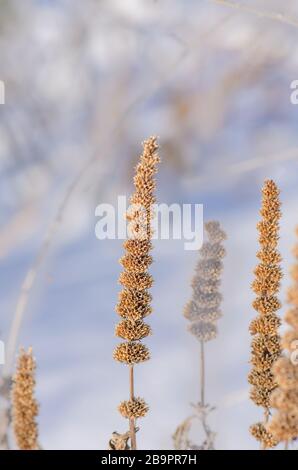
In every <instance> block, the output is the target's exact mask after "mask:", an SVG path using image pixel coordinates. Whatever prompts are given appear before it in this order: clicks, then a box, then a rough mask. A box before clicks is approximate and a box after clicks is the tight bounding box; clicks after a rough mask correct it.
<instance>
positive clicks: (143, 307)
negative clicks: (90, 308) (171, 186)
mask: <svg viewBox="0 0 298 470" xmlns="http://www.w3.org/2000/svg"><path fill="white" fill-rule="evenodd" d="M143 147H144V148H143V153H142V155H141V157H140V162H139V163H138V165H137V167H136V173H135V177H134V185H135V192H134V193H133V195H132V197H131V198H130V204H131V205H130V208H129V209H128V211H127V214H126V218H127V220H128V232H129V238H128V239H127V240H126V241H125V242H124V244H123V246H124V249H125V255H124V256H123V257H122V258H121V259H120V263H121V265H122V266H123V268H124V270H123V272H122V273H121V274H120V277H119V282H120V284H121V285H122V286H123V290H122V291H121V292H120V294H119V301H118V304H117V306H116V312H117V313H118V314H119V315H120V317H121V318H122V320H121V321H120V323H118V324H117V325H116V328H115V334H116V336H118V337H119V338H122V339H124V340H126V342H124V343H121V344H119V345H118V346H117V347H116V348H115V350H114V359H116V360H117V361H119V362H122V363H125V364H127V365H130V366H132V365H134V364H138V363H139V362H143V361H147V360H148V359H149V358H150V354H149V350H148V348H147V347H146V346H145V345H143V344H142V343H140V340H142V339H144V338H146V337H147V336H148V335H150V334H151V328H150V326H149V325H148V324H147V323H145V322H144V317H146V316H148V315H150V313H151V312H152V308H151V300H152V297H151V295H150V293H149V292H148V289H150V287H151V286H152V284H153V278H152V276H151V275H150V274H149V273H148V269H149V267H150V265H151V263H152V261H153V259H152V256H151V255H150V251H151V249H152V243H151V237H152V228H151V221H152V217H153V207H152V206H153V204H154V203H155V196H154V190H155V174H156V172H157V165H158V163H159V161H160V159H159V156H158V153H157V150H158V145H157V141H156V138H155V137H151V138H149V139H148V140H146V141H145V142H144V144H143ZM119 409H120V412H121V414H123V415H126V417H130V418H138V417H141V416H144V415H145V409H146V410H147V405H145V402H143V401H142V400H140V399H134V400H130V401H127V402H123V403H122V404H121V405H120V408H119Z"/></svg>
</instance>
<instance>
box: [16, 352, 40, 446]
mask: <svg viewBox="0 0 298 470" xmlns="http://www.w3.org/2000/svg"><path fill="white" fill-rule="evenodd" d="M35 369H36V364H35V360H34V358H33V355H32V349H31V348H30V349H29V350H28V352H25V351H24V350H21V352H20V355H19V358H18V362H17V370H16V373H15V375H14V377H13V386H12V422H13V430H14V435H15V439H16V443H17V446H18V448H19V449H21V450H37V449H38V448H39V446H38V426H37V422H36V417H37V416H38V404H37V402H36V400H35V397H34V388H35Z"/></svg>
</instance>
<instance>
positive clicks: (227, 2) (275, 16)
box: [211, 0, 298, 28]
mask: <svg viewBox="0 0 298 470" xmlns="http://www.w3.org/2000/svg"><path fill="white" fill-rule="evenodd" d="M211 1H212V2H213V3H217V4H219V5H224V6H226V7H230V8H235V9H237V10H239V11H243V12H246V13H251V14H253V15H255V16H258V17H259V18H266V19H268V20H272V21H278V22H280V23H284V24H288V25H290V26H295V27H296V28H298V20H296V19H294V18H292V17H290V16H287V15H284V14H283V13H279V12H274V11H266V10H259V9H257V8H254V7H250V6H247V5H243V4H240V3H237V2H234V1H231V0H211Z"/></svg>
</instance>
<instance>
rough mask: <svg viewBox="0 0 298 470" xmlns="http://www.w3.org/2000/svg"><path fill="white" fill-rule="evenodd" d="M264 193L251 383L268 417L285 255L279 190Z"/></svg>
mask: <svg viewBox="0 0 298 470" xmlns="http://www.w3.org/2000/svg"><path fill="white" fill-rule="evenodd" d="M262 193H263V200H262V208H261V211H260V214H261V217H262V219H261V221H260V222H259V223H258V225H257V228H258V230H259V243H260V246H261V249H260V251H259V252H258V253H257V257H258V259H259V260H260V263H259V264H258V266H257V267H256V269H255V271H254V273H255V280H254V282H253V284H252V289H253V291H254V292H255V294H257V298H256V299H255V301H254V302H253V307H254V309H255V310H256V311H257V312H258V313H259V316H258V317H257V318H256V319H254V320H253V321H252V322H251V324H250V333H251V335H252V336H253V340H252V345H251V364H252V366H253V367H252V370H251V372H250V374H249V376H248V381H249V383H250V384H251V385H252V388H251V394H250V396H251V399H252V400H253V401H254V402H255V403H256V405H258V406H262V407H263V408H264V409H265V413H266V415H268V413H269V408H270V396H271V394H272V392H273V390H274V389H275V388H276V386H277V383H276V381H275V379H274V376H273V374H272V371H271V368H272V365H273V363H274V362H275V361H276V360H277V358H278V357H279V356H280V354H281V346H280V337H279V335H278V327H279V326H280V323H281V322H280V319H279V317H278V316H277V311H278V309H279V308H280V307H281V304H280V301H279V299H278V298H277V296H276V294H277V293H278V291H279V288H280V281H281V278H282V271H281V268H280V262H281V256H280V254H279V252H278V250H277V244H278V240H279V219H280V217H281V211H280V201H279V190H278V188H277V186H276V184H275V183H274V182H273V181H272V180H268V181H266V182H265V185H264V187H263V190H262ZM251 433H252V434H253V436H254V437H256V439H258V440H260V441H263V446H264V447H271V446H270V445H269V444H270V442H271V444H272V443H273V442H274V439H273V440H272V439H271V437H270V436H271V435H270V433H267V431H266V429H265V428H264V426H263V425H262V424H261V423H258V424H256V425H254V426H252V427H251ZM268 434H269V437H268Z"/></svg>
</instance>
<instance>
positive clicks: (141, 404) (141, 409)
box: [118, 397, 149, 419]
mask: <svg viewBox="0 0 298 470" xmlns="http://www.w3.org/2000/svg"><path fill="white" fill-rule="evenodd" d="M118 409H119V412H120V414H121V415H122V416H123V418H127V419H129V418H143V417H144V416H146V414H147V412H148V410H149V407H148V405H147V404H146V402H145V400H143V398H139V397H137V398H134V399H133V400H129V401H123V402H121V403H120V405H119V407H118Z"/></svg>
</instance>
